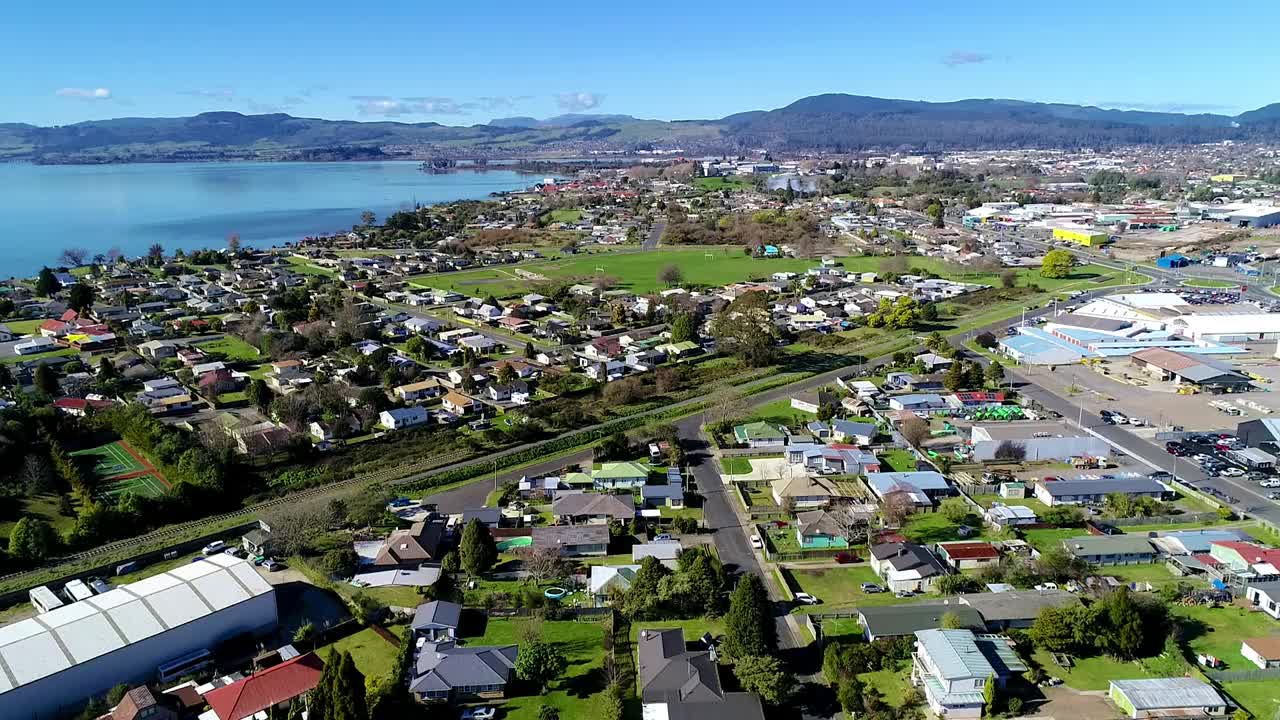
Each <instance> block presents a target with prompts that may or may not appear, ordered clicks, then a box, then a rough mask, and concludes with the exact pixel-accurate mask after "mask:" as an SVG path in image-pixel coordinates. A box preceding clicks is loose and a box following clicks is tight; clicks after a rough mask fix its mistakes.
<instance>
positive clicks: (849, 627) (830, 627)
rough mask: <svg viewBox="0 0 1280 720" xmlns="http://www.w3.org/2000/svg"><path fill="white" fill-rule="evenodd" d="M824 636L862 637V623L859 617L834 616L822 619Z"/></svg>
mask: <svg viewBox="0 0 1280 720" xmlns="http://www.w3.org/2000/svg"><path fill="white" fill-rule="evenodd" d="M822 637H824V638H826V639H827V640H831V639H833V638H838V637H850V638H858V637H862V625H861V624H860V623H859V622H858V618H832V619H830V620H823V621H822Z"/></svg>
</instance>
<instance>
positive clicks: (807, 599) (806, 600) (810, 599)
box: [796, 592, 818, 605]
mask: <svg viewBox="0 0 1280 720" xmlns="http://www.w3.org/2000/svg"><path fill="white" fill-rule="evenodd" d="M796 602H798V603H803V604H805V605H817V604H818V598H816V597H814V596H812V595H810V594H809V593H806V592H802V593H796Z"/></svg>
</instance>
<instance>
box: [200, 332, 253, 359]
mask: <svg viewBox="0 0 1280 720" xmlns="http://www.w3.org/2000/svg"><path fill="white" fill-rule="evenodd" d="M196 347H198V348H200V349H201V350H203V351H205V352H209V353H215V352H216V353H222V354H223V355H226V356H227V360H229V361H232V362H240V361H243V362H257V361H258V360H261V359H262V353H260V352H258V349H257V348H255V347H254V346H252V345H250V344H249V343H247V342H245V341H243V340H241V339H240V338H238V337H236V336H234V335H223V336H222V338H221V339H218V340H213V341H211V342H207V343H200V344H199V345H197V346H196Z"/></svg>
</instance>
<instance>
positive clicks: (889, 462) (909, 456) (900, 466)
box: [876, 448, 916, 472]
mask: <svg viewBox="0 0 1280 720" xmlns="http://www.w3.org/2000/svg"><path fill="white" fill-rule="evenodd" d="M876 457H878V458H880V462H881V463H882V464H883V465H885V466H886V467H887V468H888V470H889V471H892V472H912V471H914V470H915V469H916V456H915V454H914V453H912V452H911V451H910V450H903V449H902V448H894V449H893V450H886V451H884V452H882V453H879V454H878V455H877V456H876Z"/></svg>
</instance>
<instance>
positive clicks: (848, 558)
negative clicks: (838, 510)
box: [836, 486, 1280, 565]
mask: <svg viewBox="0 0 1280 720" xmlns="http://www.w3.org/2000/svg"><path fill="white" fill-rule="evenodd" d="M1278 487H1280V486H1278ZM836 562H838V563H840V564H841V565H847V564H848V563H855V562H858V556H857V555H854V554H853V553H851V552H838V553H836Z"/></svg>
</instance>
